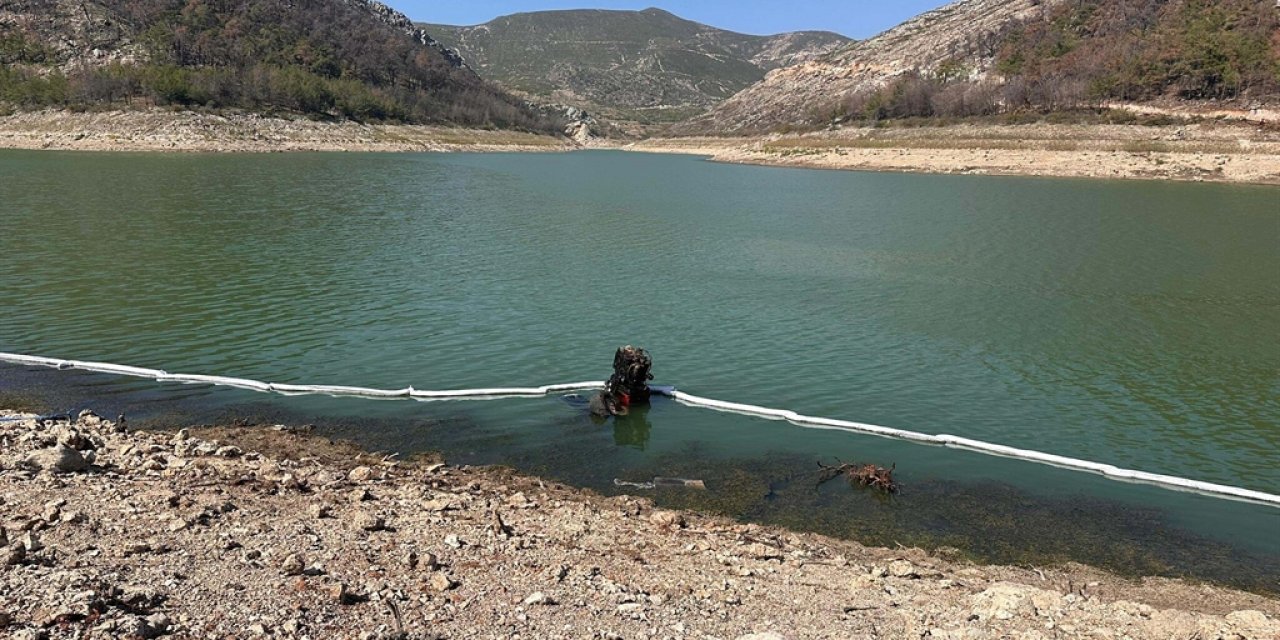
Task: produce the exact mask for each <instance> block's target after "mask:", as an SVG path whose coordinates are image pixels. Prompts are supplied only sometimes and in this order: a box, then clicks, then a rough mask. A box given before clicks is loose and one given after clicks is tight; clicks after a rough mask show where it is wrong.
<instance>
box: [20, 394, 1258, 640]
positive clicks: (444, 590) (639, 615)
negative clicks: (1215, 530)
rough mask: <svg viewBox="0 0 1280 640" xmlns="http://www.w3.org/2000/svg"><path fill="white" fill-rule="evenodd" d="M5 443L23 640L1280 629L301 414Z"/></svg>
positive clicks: (63, 432) (1241, 633)
mask: <svg viewBox="0 0 1280 640" xmlns="http://www.w3.org/2000/svg"><path fill="white" fill-rule="evenodd" d="M15 415H17V414H13V413H10V412H0V416H9V417H13V416H15ZM0 443H3V447H0V505H2V509H0V514H3V515H2V518H3V519H2V520H0V527H3V529H4V532H5V535H3V536H0V537H2V538H4V539H3V540H0V635H4V636H6V637H13V638H41V637H45V638H71V637H77V638H115V637H157V636H170V637H196V638H243V637H255V636H259V637H265V636H275V637H289V638H293V637H297V638H357V637H360V638H374V637H378V638H390V637H403V638H436V637H447V638H515V637H523V638H741V637H756V638H855V637H856V638H862V637H866V638H876V637H883V638H905V637H913V638H917V637H925V636H927V637H934V638H939V637H942V638H988V637H990V638H995V637H1017V638H1058V637H1063V638H1068V637H1087V638H1113V637H1114V638H1120V637H1129V638H1162V639H1163V638H1174V637H1178V638H1186V637H1199V638H1205V639H1211V638H1222V639H1226V638H1274V637H1277V634H1280V620H1277V616H1280V600H1277V599H1274V598H1267V597H1263V596H1258V595H1253V594H1247V593H1243V592H1238V591H1232V590H1228V589H1222V588H1217V587H1210V586H1204V585H1196V584H1191V583H1186V582H1182V581H1177V580H1167V579H1146V580H1143V581H1139V582H1133V581H1126V580H1122V579H1119V578H1116V577H1114V576H1111V575H1109V574H1106V573H1104V572H1101V571H1097V570H1094V569H1090V568H1087V567H1082V566H1078V565H1068V566H1066V567H1061V568H1054V569H1030V568H1015V567H999V566H976V565H971V564H968V563H964V562H960V561H956V560H951V559H947V558H946V557H942V556H936V555H929V554H927V553H925V552H922V551H919V550H913V549H873V548H867V547H864V546H861V545H858V544H855V543H851V542H845V541H839V540H833V539H830V538H824V537H821V536H816V535H809V534H795V533H790V532H787V531H783V530H777V529H771V528H765V527H757V526H754V525H742V524H738V523H735V522H732V521H728V520H724V519H719V518H712V517H704V516H700V515H697V514H692V513H675V512H669V511H659V510H655V509H654V508H653V506H652V503H651V502H650V501H649V500H647V499H645V498H632V497H625V496H624V497H619V498H602V497H600V496H597V495H595V494H592V493H590V492H585V491H580V490H574V489H570V488H567V487H563V486H559V485H556V484H552V483H548V482H544V481H541V480H538V479H536V478H529V477H521V476H516V475H513V474H511V473H508V472H504V471H502V470H495V469H477V468H464V467H454V466H448V465H445V464H442V463H440V462H437V461H431V460H418V461H413V462H400V461H397V460H395V459H390V458H381V457H378V456H373V455H370V454H366V453H362V452H360V451H358V450H356V449H355V448H353V447H350V446H345V445H341V444H335V443H332V442H329V441H327V440H323V439H320V438H316V437H313V436H310V435H308V434H306V433H305V431H303V430H297V429H289V428H285V427H277V428H261V429H206V430H192V431H190V432H187V431H181V432H178V433H151V432H147V433H129V432H126V431H125V430H123V429H121V428H120V427H119V425H116V424H113V423H112V422H109V421H104V420H102V419H99V418H97V417H94V416H83V417H81V419H80V420H79V421H78V422H77V423H76V424H73V425H68V424H65V423H63V424H58V425H52V426H40V425H37V424H36V423H35V421H34V420H30V419H25V420H5V421H0ZM86 457H87V458H88V459H86ZM401 631H403V633H401ZM749 634H764V635H756V636H750V635H749ZM770 634H772V635H770Z"/></svg>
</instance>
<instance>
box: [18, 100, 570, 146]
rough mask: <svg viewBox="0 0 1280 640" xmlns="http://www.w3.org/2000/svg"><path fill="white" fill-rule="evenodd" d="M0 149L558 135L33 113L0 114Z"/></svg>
mask: <svg viewBox="0 0 1280 640" xmlns="http://www.w3.org/2000/svg"><path fill="white" fill-rule="evenodd" d="M0 148H10V149H64V150H76V151H242V152H243V151H248V152H268V151H557V150H567V149H571V148H574V147H573V145H572V144H571V143H570V142H568V141H566V140H563V139H557V138H552V137H550V136H542V135H534V134H531V133H521V132H517V131H486V130H480V129H457V128H451V127H437V126H423V125H392V124H360V123H356V122H317V121H314V120H307V119H302V118H298V119H286V118H269V117H263V116H258V115H251V114H245V115H216V114H209V113H194V112H189V111H188V112H175V111H164V110H159V109H156V110H150V111H103V112H86V113H74V112H69V111H37V112H28V113H15V114H11V115H7V116H0Z"/></svg>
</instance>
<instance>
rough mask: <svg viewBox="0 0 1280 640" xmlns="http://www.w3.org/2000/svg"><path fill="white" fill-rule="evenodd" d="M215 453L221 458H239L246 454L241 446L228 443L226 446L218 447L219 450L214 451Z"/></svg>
mask: <svg viewBox="0 0 1280 640" xmlns="http://www.w3.org/2000/svg"><path fill="white" fill-rule="evenodd" d="M213 455H216V456H218V457H220V458H239V457H240V456H242V455H244V452H243V451H241V450H240V447H236V446H232V445H228V446H225V447H218V450H217V451H214V452H213Z"/></svg>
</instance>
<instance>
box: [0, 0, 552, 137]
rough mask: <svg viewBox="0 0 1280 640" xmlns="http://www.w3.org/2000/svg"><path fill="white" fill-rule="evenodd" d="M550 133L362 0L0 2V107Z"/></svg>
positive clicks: (398, 19)
mask: <svg viewBox="0 0 1280 640" xmlns="http://www.w3.org/2000/svg"><path fill="white" fill-rule="evenodd" d="M6 104H7V105H8V108H9V109H18V110H29V109H40V108H50V107H52V108H71V109H84V108H102V107H106V106H110V107H113V108H114V107H119V106H129V107H135V108H148V107H154V106H164V105H172V106H178V107H187V108H194V107H201V108H214V109H224V110H233V111H236V110H238V111H250V112H255V113H268V114H304V115H307V116H311V117H318V118H322V119H353V120H360V121H403V122H413V123H442V124H461V125H468V126H485V127H503V128H521V129H529V130H548V131H549V130H553V129H555V128H557V125H556V124H555V123H553V122H551V121H549V120H548V119H547V118H545V117H543V116H540V115H538V114H535V113H534V112H533V111H531V110H530V109H529V108H528V107H526V106H525V105H524V104H523V102H522V101H521V100H519V99H517V98H515V97H513V96H511V95H509V94H506V93H504V92H502V91H501V90H499V89H497V88H496V87H493V86H492V85H490V84H488V83H486V82H484V81H483V80H481V79H480V78H479V77H478V76H476V74H475V73H474V72H473V71H472V70H470V69H468V68H467V67H466V66H465V65H463V64H462V63H461V61H460V60H459V59H458V58H457V56H456V55H455V54H453V53H452V52H450V51H448V50H447V49H445V48H444V47H442V46H440V45H439V44H438V43H436V42H435V41H434V40H432V39H431V38H430V37H429V36H427V35H426V34H425V33H424V32H422V31H421V30H420V29H417V28H416V27H414V26H413V24H412V23H411V22H410V21H409V19H408V18H406V17H405V16H403V15H402V14H400V13H398V12H396V11H394V10H392V9H390V8H388V7H386V6H385V5H382V4H381V3H378V2H373V1H371V0H296V1H294V2H278V1H275V0H243V1H240V2H234V3H230V2H220V1H218V0H83V1H82V0H0V106H3V105H6Z"/></svg>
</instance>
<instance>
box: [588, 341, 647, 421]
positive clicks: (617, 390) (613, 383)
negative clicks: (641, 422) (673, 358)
mask: <svg viewBox="0 0 1280 640" xmlns="http://www.w3.org/2000/svg"><path fill="white" fill-rule="evenodd" d="M652 367H653V359H652V358H650V357H649V353H648V352H647V351H645V350H644V349H641V348H639V347H633V346H631V345H627V346H625V347H622V348H621V349H618V351H617V353H615V354H613V375H612V376H609V381H608V382H606V383H605V385H604V390H603V391H601V392H600V393H598V394H596V395H595V397H593V398H591V413H593V414H595V415H598V416H623V415H626V414H627V412H628V410H629V409H630V408H631V405H634V404H648V402H649V395H650V391H649V384H648V383H649V381H650V380H652V379H653V374H652V373H650V372H649V369H650V368H652Z"/></svg>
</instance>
